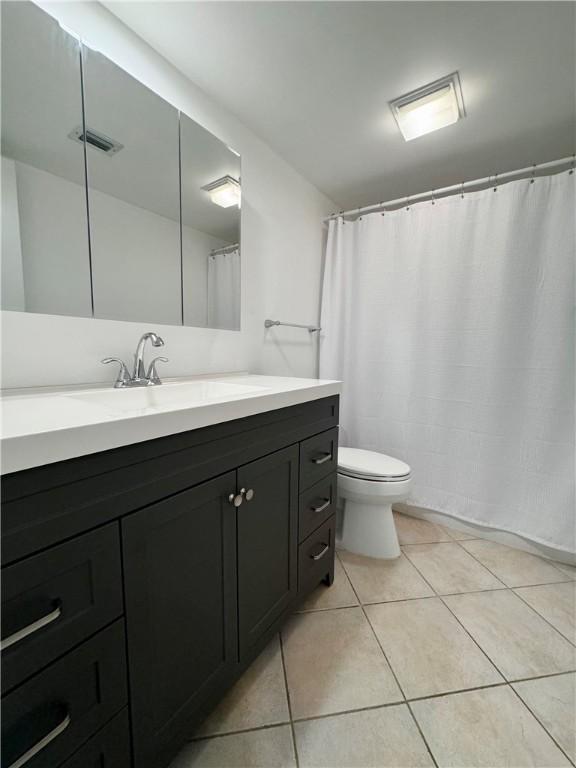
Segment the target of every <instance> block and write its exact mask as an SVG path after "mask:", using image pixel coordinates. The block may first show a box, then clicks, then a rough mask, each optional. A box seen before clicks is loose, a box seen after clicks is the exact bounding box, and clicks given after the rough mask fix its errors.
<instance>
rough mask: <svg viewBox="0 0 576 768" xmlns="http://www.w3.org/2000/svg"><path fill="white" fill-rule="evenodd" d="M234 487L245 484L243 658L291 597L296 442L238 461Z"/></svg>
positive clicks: (295, 531)
mask: <svg viewBox="0 0 576 768" xmlns="http://www.w3.org/2000/svg"><path fill="white" fill-rule="evenodd" d="M238 487H239V488H240V489H242V488H244V489H246V495H245V499H246V500H245V501H244V502H243V504H242V505H241V506H240V507H238V614H239V630H240V631H239V652H240V657H241V658H245V657H246V656H247V655H248V653H249V651H250V649H251V648H252V647H253V646H254V644H255V643H257V642H258V640H259V639H260V638H261V637H262V635H263V634H264V633H265V631H266V630H267V629H268V627H269V626H270V625H271V624H272V623H273V622H274V620H275V619H277V618H278V617H279V616H281V615H282V614H283V613H284V612H285V611H286V609H287V608H288V607H289V606H290V603H291V602H293V600H294V598H295V597H296V589H297V575H298V574H297V563H296V558H297V555H298V446H297V445H292V446H290V447H289V448H285V449H284V450H283V451H277V452H276V453H273V454H271V455H270V456H266V457H265V458H264V459H259V460H258V461H254V462H252V463H251V464H247V465H246V466H243V467H241V468H240V469H239V470H238ZM250 492H252V493H250ZM248 497H250V498H248Z"/></svg>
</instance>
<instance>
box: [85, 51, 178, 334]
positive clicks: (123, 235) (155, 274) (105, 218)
mask: <svg viewBox="0 0 576 768" xmlns="http://www.w3.org/2000/svg"><path fill="white" fill-rule="evenodd" d="M83 71H84V104H85V115H86V157H87V176H88V201H89V216H90V241H91V248H92V279H93V284H94V316H95V317H98V318H107V319H111V320H132V321H146V322H154V323H168V324H170V325H181V324H182V290H181V263H180V199H179V156H178V155H179V151H178V110H176V109H175V108H174V107H173V106H171V105H170V104H168V102H166V101H164V100H163V99H161V98H160V97H159V96H158V95H156V94H155V93H154V92H153V91H151V90H149V89H148V88H146V87H145V86H144V85H142V84H141V83H140V82H139V81H138V80H136V79H134V78H133V77H131V76H130V75H128V74H127V73H126V72H124V70H122V69H120V67H117V66H116V65H115V64H113V63H112V62H111V61H109V60H108V59H107V58H106V57H105V56H103V55H102V54H100V53H97V52H95V51H92V50H90V49H89V48H86V47H84V58H83Z"/></svg>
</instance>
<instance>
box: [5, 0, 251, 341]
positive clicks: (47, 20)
mask: <svg viewBox="0 0 576 768" xmlns="http://www.w3.org/2000/svg"><path fill="white" fill-rule="evenodd" d="M1 9H2V126H1V128H2V221H3V227H2V308H3V309H12V310H22V311H27V312H43V313H47V314H64V315H74V316H88V317H90V316H93V317H97V318H105V319H110V320H127V321H136V322H150V323H152V322H153V323H166V324H170V325H182V324H183V323H184V324H185V325H194V326H201V327H210V328H222V329H229V330H239V329H240V157H239V156H238V154H237V153H235V152H233V151H232V150H230V149H229V148H228V147H227V146H226V145H225V144H223V143H222V142H221V141H220V140H219V139H217V138H216V137H215V136H213V135H212V134H211V133H209V132H208V131H207V130H206V129H204V128H202V127H201V126H200V125H198V123H195V122H194V121H193V120H191V119H190V118H189V117H187V116H186V115H182V114H180V113H179V112H178V110H177V109H175V108H174V107H173V106H171V105H170V104H168V102H166V101H164V100H163V99H162V98H160V97H159V96H158V95H157V94H155V93H154V92H153V91H151V90H149V89H148V88H146V87H145V86H144V85H142V83H140V82H139V81H138V80H136V79H135V78H133V77H131V76H130V75H129V74H127V73H126V72H125V71H124V70H122V69H121V68H120V67H118V66H116V65H115V64H113V63H112V62H111V61H109V60H108V59H107V58H106V57H105V56H103V55H102V54H100V53H98V52H96V51H93V50H91V49H90V48H88V47H86V46H85V45H81V44H80V43H79V42H78V40H77V39H76V38H75V37H74V36H72V35H69V34H68V33H66V32H65V31H64V30H63V29H62V28H61V27H60V25H59V24H58V23H57V22H56V21H55V20H54V19H53V18H52V17H51V16H49V15H48V14H47V13H45V12H44V11H42V10H41V9H40V8H38V7H37V6H35V5H34V4H33V3H31V2H2V3H1Z"/></svg>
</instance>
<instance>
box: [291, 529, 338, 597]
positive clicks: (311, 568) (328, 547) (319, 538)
mask: <svg viewBox="0 0 576 768" xmlns="http://www.w3.org/2000/svg"><path fill="white" fill-rule="evenodd" d="M335 519H336V518H335V516H334V515H332V517H330V518H329V519H328V520H327V521H326V522H325V523H324V524H323V525H321V526H320V528H318V530H316V531H314V533H313V534H311V535H310V536H308V538H307V539H306V541H305V542H304V543H303V544H300V548H299V550H298V592H299V593H300V594H302V593H304V592H306V591H307V590H308V589H312V588H313V587H314V586H316V584H319V583H320V582H321V581H322V579H325V578H327V577H328V578H329V579H330V581H331V580H332V578H333V576H334V553H335V547H334V532H335V528H336V525H335Z"/></svg>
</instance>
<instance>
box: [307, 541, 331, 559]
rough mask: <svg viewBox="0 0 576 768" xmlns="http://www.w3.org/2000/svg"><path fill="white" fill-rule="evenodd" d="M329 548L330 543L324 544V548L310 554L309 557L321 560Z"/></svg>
mask: <svg viewBox="0 0 576 768" xmlns="http://www.w3.org/2000/svg"><path fill="white" fill-rule="evenodd" d="M329 549H330V545H329V544H326V545H325V546H324V549H323V550H322V551H321V552H318V554H317V555H310V557H311V558H312V560H322V558H323V557H324V555H325V554H326V552H328V550H329Z"/></svg>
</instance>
